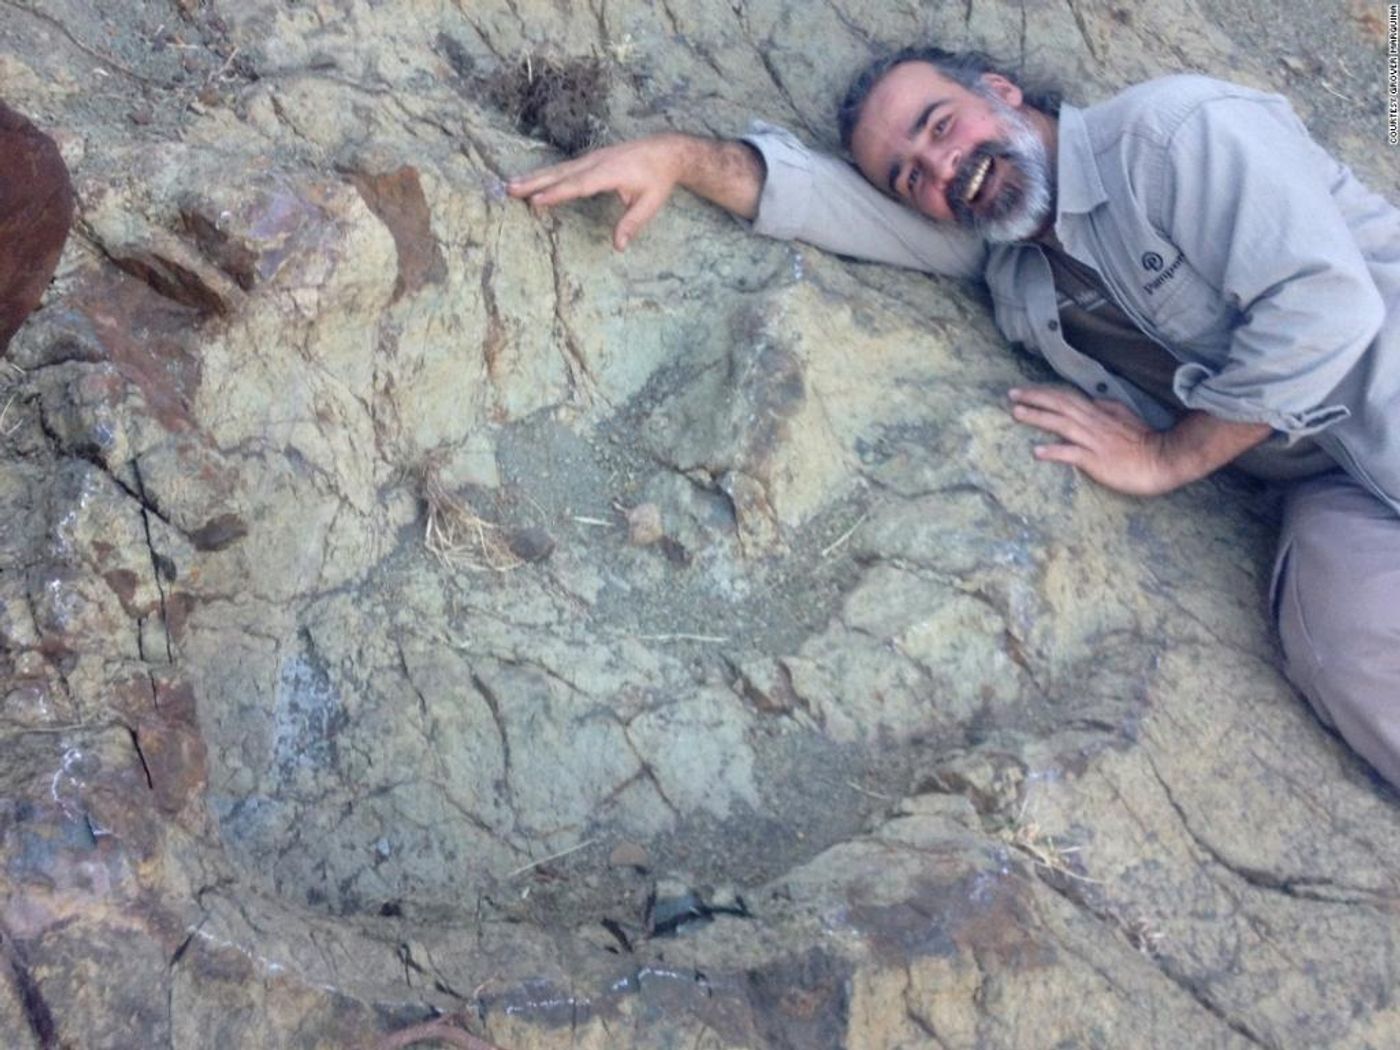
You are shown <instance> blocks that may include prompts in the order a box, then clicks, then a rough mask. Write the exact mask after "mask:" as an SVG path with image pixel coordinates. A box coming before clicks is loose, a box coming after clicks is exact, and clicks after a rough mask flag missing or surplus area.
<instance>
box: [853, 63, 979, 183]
mask: <svg viewBox="0 0 1400 1050" xmlns="http://www.w3.org/2000/svg"><path fill="white" fill-rule="evenodd" d="M963 90H964V89H962V88H961V86H960V85H958V84H957V83H955V82H954V81H951V80H949V79H948V78H947V77H945V76H944V75H943V74H941V73H940V72H938V70H936V69H934V68H933V66H931V65H929V64H928V63H927V62H904V63H901V64H900V65H897V66H895V67H894V68H893V69H891V70H890V71H889V72H888V73H886V74H885V75H884V76H883V77H881V78H880V80H879V82H878V83H877V84H876V85H875V87H874V89H873V90H872V91H871V92H870V95H869V97H868V98H867V99H866V100H865V106H864V107H863V108H862V109H861V114H860V120H859V121H857V122H856V127H855V133H854V134H853V135H852V136H851V152H852V153H853V154H854V155H855V157H856V160H857V163H862V164H864V163H865V162H867V161H869V162H873V163H877V164H878V163H881V162H882V160H883V158H881V157H877V156H874V155H875V154H884V153H886V152H887V151H889V150H891V149H896V148H898V145H899V144H900V143H901V142H903V141H904V140H905V139H907V138H908V137H909V136H910V135H911V134H912V133H913V132H914V130H915V129H916V127H917V125H918V124H919V122H920V118H921V117H923V116H924V115H925V114H926V113H927V112H928V111H929V109H930V107H936V106H939V105H942V104H946V103H948V102H952V101H954V100H955V99H957V98H958V97H960V95H961V94H962V93H963Z"/></svg>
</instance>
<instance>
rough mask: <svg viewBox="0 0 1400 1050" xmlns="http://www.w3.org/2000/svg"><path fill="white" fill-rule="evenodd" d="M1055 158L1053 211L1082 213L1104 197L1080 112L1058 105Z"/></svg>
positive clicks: (1094, 206)
mask: <svg viewBox="0 0 1400 1050" xmlns="http://www.w3.org/2000/svg"><path fill="white" fill-rule="evenodd" d="M1059 136H1060V139H1059V161H1058V164H1057V168H1058V170H1057V171H1056V175H1055V196H1056V201H1057V205H1056V211H1057V212H1058V214H1059V215H1064V214H1066V213H1070V214H1083V213H1086V212H1090V211H1093V210H1094V208H1096V207H1097V206H1098V205H1100V204H1102V203H1103V202H1104V201H1106V200H1108V194H1107V193H1105V192H1104V188H1103V182H1102V181H1101V180H1100V179H1099V166H1098V165H1097V164H1096V163H1095V162H1094V144H1093V142H1092V141H1091V140H1090V138H1089V125H1088V124H1087V123H1086V122H1085V120H1084V111H1083V110H1081V109H1076V108H1075V107H1074V106H1069V105H1062V106H1061V107H1060V116H1059Z"/></svg>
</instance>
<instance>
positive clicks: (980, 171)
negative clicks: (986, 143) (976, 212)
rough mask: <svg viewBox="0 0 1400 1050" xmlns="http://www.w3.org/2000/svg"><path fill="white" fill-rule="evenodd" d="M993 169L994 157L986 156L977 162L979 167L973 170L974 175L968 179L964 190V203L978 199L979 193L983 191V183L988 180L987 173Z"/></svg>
mask: <svg viewBox="0 0 1400 1050" xmlns="http://www.w3.org/2000/svg"><path fill="white" fill-rule="evenodd" d="M991 170H992V158H991V157H990V156H984V157H983V158H982V159H981V160H980V161H978V162H977V167H975V168H974V169H973V171H972V177H971V178H970V179H968V180H967V186H966V188H965V189H964V190H963V192H962V199H963V203H964V204H971V203H972V202H973V200H974V199H976V197H977V194H978V193H980V192H981V191H982V186H983V184H984V183H985V182H986V181H987V175H988V173H990V172H991Z"/></svg>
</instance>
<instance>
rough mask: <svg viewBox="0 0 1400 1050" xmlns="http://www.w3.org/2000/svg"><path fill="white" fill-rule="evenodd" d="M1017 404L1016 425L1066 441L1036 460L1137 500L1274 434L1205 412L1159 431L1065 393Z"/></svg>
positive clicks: (1035, 391)
mask: <svg viewBox="0 0 1400 1050" xmlns="http://www.w3.org/2000/svg"><path fill="white" fill-rule="evenodd" d="M1011 400H1012V401H1013V402H1014V405H1013V407H1012V409H1011V414H1012V416H1014V417H1015V418H1016V419H1017V420H1019V421H1020V422H1022V423H1029V424H1030V425H1031V426H1034V427H1039V428H1040V429H1041V430H1046V431H1049V432H1050V433H1051V434H1054V435H1055V436H1056V437H1058V438H1060V439H1061V443H1060V444H1053V445H1037V446H1036V447H1035V455H1036V457H1037V458H1039V459H1045V460H1049V461H1051V462H1053V463H1068V464H1069V465H1070V466H1072V467H1076V468H1077V469H1079V470H1082V471H1083V472H1084V473H1085V474H1088V475H1089V477H1091V478H1093V479H1094V480H1095V481H1097V482H1098V483H1099V484H1100V485H1104V486H1107V487H1108V488H1111V489H1114V490H1116V491H1118V492H1123V493H1127V494H1128V495H1130V496H1157V495H1160V494H1162V493H1164V492H1170V491H1171V490H1172V489H1175V488H1179V487H1180V486H1182V485H1185V484H1187V483H1188V482H1191V481H1195V480H1196V479H1197V478H1203V477H1205V476H1206V475H1207V474H1209V473H1211V472H1212V471H1214V470H1216V469H1217V468H1219V467H1222V466H1224V465H1225V464H1226V463H1228V462H1230V460H1232V459H1234V458H1235V457H1236V456H1238V455H1239V454H1240V453H1242V452H1244V451H1245V450H1247V449H1250V448H1253V447H1254V446H1255V445H1257V444H1259V443H1260V442H1261V441H1263V440H1264V439H1265V438H1266V437H1268V436H1269V434H1270V433H1271V431H1270V429H1269V427H1268V426H1267V425H1265V424H1262V423H1233V422H1230V421H1228V420H1224V419H1217V418H1215V417H1214V416H1209V415H1206V414H1205V413H1204V412H1192V413H1189V414H1188V415H1187V416H1185V417H1184V418H1183V419H1182V420H1181V421H1180V422H1178V423H1177V425H1176V426H1174V427H1172V429H1171V430H1164V431H1156V430H1153V429H1152V428H1151V427H1149V426H1148V425H1147V424H1146V423H1144V422H1143V421H1142V419H1141V418H1139V417H1138V415H1137V414H1136V413H1134V412H1133V411H1132V409H1130V408H1127V407H1126V406H1124V405H1121V404H1119V403H1118V402H1116V401H1091V400H1090V399H1089V398H1087V397H1085V396H1084V395H1083V394H1081V393H1079V392H1078V391H1077V390H1072V389H1069V388H1066V387H1051V386H1035V387H1027V388H1025V389H1016V390H1012V391H1011Z"/></svg>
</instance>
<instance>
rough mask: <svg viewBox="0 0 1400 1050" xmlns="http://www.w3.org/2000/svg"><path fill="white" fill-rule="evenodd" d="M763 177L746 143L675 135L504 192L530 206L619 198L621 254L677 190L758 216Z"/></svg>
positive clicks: (608, 150) (514, 183)
mask: <svg viewBox="0 0 1400 1050" xmlns="http://www.w3.org/2000/svg"><path fill="white" fill-rule="evenodd" d="M763 178H764V169H763V161H762V160H760V159H759V157H758V154H757V153H756V152H755V151H754V150H752V149H751V148H750V147H748V146H745V145H744V144H743V143H740V142H727V141H723V140H719V139H702V138H696V137H694V136H691V135H679V134H670V135H654V136H652V137H650V138H645V139H637V140H636V141H633V142H624V143H621V144H620V145H617V146H607V147H605V148H603V149H600V150H594V151H593V152H592V153H586V154H584V155H583V156H582V157H579V158H577V159H576V160H571V161H566V162H564V163H563V164H555V165H553V166H552V167H548V168H541V169H540V170H538V171H535V172H531V173H530V174H529V175H523V176H521V177H519V178H515V179H512V180H511V181H510V183H509V184H508V185H507V187H506V189H507V191H508V192H509V193H510V195H511V196H512V197H517V198H522V199H524V200H525V201H526V202H527V203H528V204H529V205H530V207H532V208H552V207H553V206H554V205H556V204H564V203H566V202H568V201H573V200H578V199H579V198H581V197H593V196H596V195H597V194H600V193H609V192H611V193H616V194H617V195H618V198H619V199H620V200H621V201H622V204H623V207H624V208H625V209H626V210H625V211H624V212H623V215H622V218H621V219H620V220H618V223H617V227H616V228H615V229H614V230H613V247H615V248H616V249H617V250H618V251H622V250H623V249H624V248H626V247H627V245H628V242H630V241H631V240H632V238H633V237H635V236H636V235H637V232H638V231H639V230H641V228H642V227H643V226H645V225H646V224H647V223H648V222H650V221H651V219H652V217H653V216H655V215H656V213H657V212H658V211H660V210H661V207H662V205H664V204H665V203H666V201H667V199H668V198H669V197H670V196H671V191H672V190H674V189H675V188H676V187H677V186H683V187H684V188H686V189H688V190H690V191H691V192H693V193H696V194H698V195H699V196H701V197H704V198H705V199H706V200H708V201H711V202H713V203H715V204H718V205H720V207H722V208H726V209H728V210H729V211H732V212H734V213H735V214H736V215H740V216H743V217H744V218H746V219H752V218H753V217H754V216H755V215H756V214H757V213H758V198H759V194H760V193H761V192H762V190H763Z"/></svg>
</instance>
